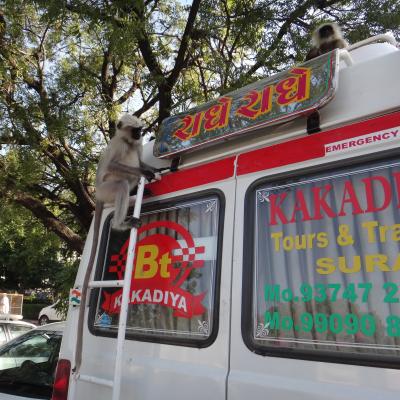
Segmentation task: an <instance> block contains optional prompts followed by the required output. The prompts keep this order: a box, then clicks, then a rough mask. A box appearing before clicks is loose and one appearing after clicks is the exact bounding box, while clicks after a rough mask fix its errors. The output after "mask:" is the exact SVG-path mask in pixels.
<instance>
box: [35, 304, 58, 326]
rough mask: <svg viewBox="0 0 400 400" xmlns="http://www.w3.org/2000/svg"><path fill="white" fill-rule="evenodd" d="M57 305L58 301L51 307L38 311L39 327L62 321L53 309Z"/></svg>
mask: <svg viewBox="0 0 400 400" xmlns="http://www.w3.org/2000/svg"><path fill="white" fill-rule="evenodd" d="M57 304H58V300H57V301H56V302H55V303H54V304H52V305H51V306H47V307H44V308H42V309H41V310H40V313H39V317H38V322H39V325H46V324H48V323H49V322H58V321H61V320H62V318H61V315H60V313H59V312H58V311H57V310H56V308H55V306H56V305H57Z"/></svg>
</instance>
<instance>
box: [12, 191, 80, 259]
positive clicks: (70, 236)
mask: <svg viewBox="0 0 400 400" xmlns="http://www.w3.org/2000/svg"><path fill="white" fill-rule="evenodd" d="M14 200H15V202H16V203H18V204H20V205H22V206H24V207H25V208H27V209H28V210H30V211H31V212H32V214H33V215H34V216H35V217H36V218H38V219H39V220H41V221H42V222H43V224H44V226H46V227H48V228H49V229H50V230H52V231H53V232H54V233H55V234H56V235H57V236H58V237H60V238H61V239H62V240H64V241H65V242H66V243H68V246H69V247H70V248H71V249H73V250H75V251H77V252H79V253H82V251H83V245H84V242H83V240H82V238H81V237H80V236H79V235H77V234H76V233H74V232H73V231H72V230H71V229H70V228H68V227H67V226H66V225H65V224H64V223H63V222H61V221H60V220H59V219H58V218H57V217H56V216H55V215H54V214H53V213H51V212H50V211H49V210H48V209H47V208H46V206H45V205H44V204H43V203H42V202H41V201H40V200H37V199H35V198H34V197H32V196H29V195H28V194H25V193H21V192H18V193H16V197H15V199H14Z"/></svg>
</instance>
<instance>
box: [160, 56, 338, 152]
mask: <svg viewBox="0 0 400 400" xmlns="http://www.w3.org/2000/svg"><path fill="white" fill-rule="evenodd" d="M338 63H339V53H338V51H337V50H334V51H332V52H330V53H327V54H324V55H322V56H320V57H317V58H315V59H313V60H310V61H308V62H306V63H304V64H302V65H299V66H295V67H293V68H291V69H289V70H286V71H284V72H281V73H278V74H276V75H274V76H272V77H269V78H265V79H262V80H260V81H257V82H254V83H252V84H250V85H247V86H245V87H243V88H241V89H238V90H236V91H234V92H231V93H228V94H226V95H224V96H222V97H219V98H218V99H216V100H213V101H210V102H208V103H206V104H203V105H201V106H198V107H196V108H193V109H191V110H189V111H187V112H184V113H180V114H177V115H174V116H171V117H168V118H166V119H164V121H163V122H162V124H161V126H160V129H159V131H158V133H157V135H156V141H155V144H154V155H155V156H156V157H160V158H163V157H169V156H173V155H175V154H179V153H182V152H187V151H190V150H193V149H196V148H199V147H204V146H206V145H209V144H211V143H213V142H218V141H222V140H226V139H227V138H230V137H233V136H236V135H239V134H246V133H247V132H250V131H254V130H256V129H259V128H262V127H264V126H267V125H273V124H277V123H282V122H286V121H288V120H290V119H293V118H296V117H297V116H299V115H305V114H310V113H311V112H313V111H314V110H316V109H318V108H321V107H323V106H324V105H325V104H327V103H328V102H329V101H330V100H331V99H332V98H333V96H334V94H335V91H336V89H337V84H338Z"/></svg>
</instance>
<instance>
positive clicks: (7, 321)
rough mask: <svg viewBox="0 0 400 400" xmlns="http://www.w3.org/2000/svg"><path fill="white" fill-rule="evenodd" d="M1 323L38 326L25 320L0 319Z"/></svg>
mask: <svg viewBox="0 0 400 400" xmlns="http://www.w3.org/2000/svg"><path fill="white" fill-rule="evenodd" d="M0 324H11V325H24V326H30V327H31V328H36V325H34V324H31V323H30V322H25V321H14V320H0Z"/></svg>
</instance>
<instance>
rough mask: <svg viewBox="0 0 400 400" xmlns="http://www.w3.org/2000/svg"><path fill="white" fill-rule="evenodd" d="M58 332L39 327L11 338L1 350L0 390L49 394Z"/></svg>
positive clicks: (24, 393)
mask: <svg viewBox="0 0 400 400" xmlns="http://www.w3.org/2000/svg"><path fill="white" fill-rule="evenodd" d="M60 344H61V336H60V335H59V334H58V333H55V332H43V331H40V332H39V331H38V332H35V333H32V334H28V335H24V336H21V337H20V338H18V339H16V340H15V341H13V342H10V344H8V345H7V346H5V347H4V348H3V349H2V351H1V352H0V392H3V393H10V394H14V395H19V396H25V397H32V398H43V399H48V398H50V397H51V393H52V386H53V381H54V372H55V368H56V364H57V360H58V353H59V350H60Z"/></svg>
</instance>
